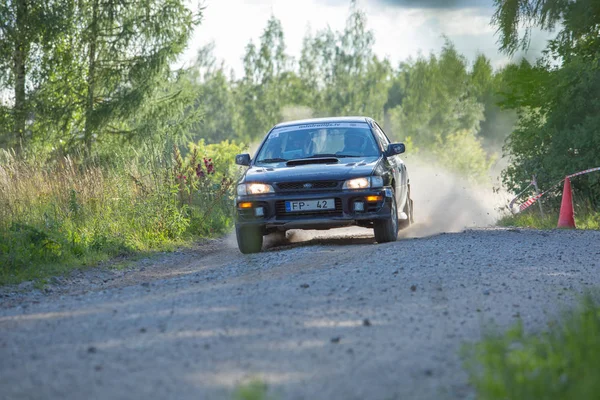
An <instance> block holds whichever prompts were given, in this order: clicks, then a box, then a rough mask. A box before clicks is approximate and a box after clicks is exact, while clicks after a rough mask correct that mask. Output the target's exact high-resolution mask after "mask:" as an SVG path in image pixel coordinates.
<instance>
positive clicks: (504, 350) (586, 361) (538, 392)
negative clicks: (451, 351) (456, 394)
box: [462, 294, 600, 400]
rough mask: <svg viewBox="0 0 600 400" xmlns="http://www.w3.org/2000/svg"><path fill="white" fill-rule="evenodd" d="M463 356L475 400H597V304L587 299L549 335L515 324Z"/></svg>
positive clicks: (599, 333) (599, 356)
mask: <svg viewBox="0 0 600 400" xmlns="http://www.w3.org/2000/svg"><path fill="white" fill-rule="evenodd" d="M462 351H463V356H464V358H465V368H466V370H467V371H468V373H469V375H470V382H471V384H472V385H473V387H474V388H475V390H476V392H477V398H478V399H481V400H500V399H502V400H512V399H514V400H522V399H552V400H563V399H564V400H571V399H578V400H588V399H590V400H591V399H597V398H598V396H599V393H600V379H598V371H600V304H599V302H598V301H597V300H596V297H593V296H592V295H590V294H588V295H586V296H585V297H584V298H583V300H582V301H581V303H580V304H579V305H578V307H577V308H576V309H575V310H572V311H571V312H568V313H567V312H565V313H564V315H562V316H561V317H560V318H559V320H558V321H555V322H553V323H551V324H549V330H548V331H545V332H542V333H539V334H533V333H525V332H524V329H523V325H522V324H521V323H517V324H516V325H515V326H514V327H512V328H511V329H509V330H508V331H506V332H505V333H504V334H501V335H488V336H487V337H486V338H485V339H484V340H483V341H481V342H480V343H477V344H470V345H466V346H465V347H464V348H463V350H462Z"/></svg>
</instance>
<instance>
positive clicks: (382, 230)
mask: <svg viewBox="0 0 600 400" xmlns="http://www.w3.org/2000/svg"><path fill="white" fill-rule="evenodd" d="M391 207H392V213H391V214H392V215H390V218H389V219H380V220H375V221H373V231H374V232H375V241H377V243H388V242H395V241H396V240H397V239H398V207H397V205H396V195H395V194H392V205H391Z"/></svg>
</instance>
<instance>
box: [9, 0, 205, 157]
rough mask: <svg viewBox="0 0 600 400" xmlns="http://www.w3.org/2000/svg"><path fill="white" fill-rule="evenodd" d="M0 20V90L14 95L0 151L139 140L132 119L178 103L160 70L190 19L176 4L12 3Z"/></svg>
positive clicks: (182, 40) (138, 126)
mask: <svg viewBox="0 0 600 400" xmlns="http://www.w3.org/2000/svg"><path fill="white" fill-rule="evenodd" d="M0 16H1V17H2V18H1V19H2V20H3V21H6V23H2V24H0V42H1V43H2V45H1V46H0V71H2V72H0V90H5V89H9V90H10V91H11V92H13V93H14V106H12V107H10V106H3V107H2V112H0V118H1V119H0V130H1V131H0V144H4V145H6V146H15V145H18V146H19V149H21V147H24V148H23V150H25V148H27V150H28V151H29V152H30V153H31V151H32V149H31V148H30V146H31V144H35V145H36V147H35V149H34V150H35V151H40V150H45V151H48V150H53V149H60V150H67V151H72V150H73V149H74V148H77V147H80V146H82V145H85V148H86V149H87V151H88V152H90V151H91V149H92V145H93V144H94V143H96V142H97V141H99V140H100V141H101V140H103V139H108V138H109V137H114V136H121V137H126V138H128V139H129V138H131V137H132V136H138V135H140V134H142V133H146V129H145V128H147V126H145V124H144V123H143V122H144V121H148V119H139V117H140V116H147V112H149V111H150V110H149V109H150V108H157V107H161V108H163V109H164V108H165V107H166V106H167V104H165V103H169V104H170V103H171V100H173V99H175V98H176V97H177V96H178V92H177V91H175V90H173V91H171V92H170V93H169V94H167V95H165V93H164V89H165V88H166V87H167V86H166V85H165V83H167V82H168V83H172V81H173V76H172V75H173V74H172V72H171V71H170V68H169V64H170V63H172V62H173V61H175V60H176V59H177V56H178V55H179V54H180V53H181V52H182V51H183V50H184V49H185V46H186V44H187V41H188V39H189V37H190V36H191V33H192V30H193V28H194V26H196V25H197V23H198V21H199V13H198V12H195V11H193V10H192V9H190V8H188V6H187V2H186V1H183V0H134V1H123V0H110V1H104V0H78V1H75V0H52V1H45V2H31V1H25V0H17V1H11V2H8V3H6V2H4V3H3V4H2V5H0ZM5 71H6V72H5ZM157 103H161V104H160V106H158V105H157ZM166 108H168V107H166ZM150 112H151V111H150ZM26 120H27V121H26ZM156 120H157V119H154V121H156ZM26 122H27V123H26Z"/></svg>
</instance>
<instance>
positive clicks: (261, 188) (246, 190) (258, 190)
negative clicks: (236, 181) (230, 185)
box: [237, 183, 274, 196]
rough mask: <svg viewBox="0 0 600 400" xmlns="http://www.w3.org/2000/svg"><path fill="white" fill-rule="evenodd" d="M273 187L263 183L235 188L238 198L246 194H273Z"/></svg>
mask: <svg viewBox="0 0 600 400" xmlns="http://www.w3.org/2000/svg"><path fill="white" fill-rule="evenodd" d="M273 192H274V190H273V186H271V185H267V184H265V183H242V184H240V185H238V187H237V194H238V196H245V195H248V194H265V193H273Z"/></svg>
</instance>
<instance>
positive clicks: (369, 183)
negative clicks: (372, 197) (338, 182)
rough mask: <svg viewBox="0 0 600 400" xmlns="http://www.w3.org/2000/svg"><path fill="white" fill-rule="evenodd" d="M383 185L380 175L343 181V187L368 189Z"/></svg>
mask: <svg viewBox="0 0 600 400" xmlns="http://www.w3.org/2000/svg"><path fill="white" fill-rule="evenodd" d="M380 187H383V178H382V177H381V176H369V177H365V178H355V179H350V180H348V181H346V182H344V186H343V188H344V189H350V190H354V189H369V188H380Z"/></svg>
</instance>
